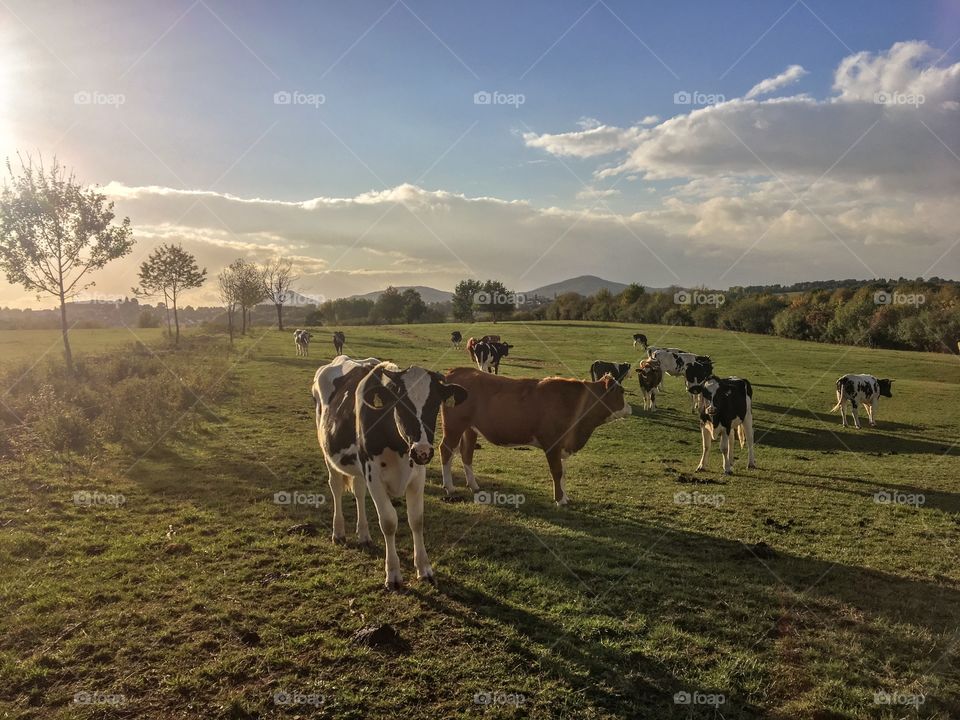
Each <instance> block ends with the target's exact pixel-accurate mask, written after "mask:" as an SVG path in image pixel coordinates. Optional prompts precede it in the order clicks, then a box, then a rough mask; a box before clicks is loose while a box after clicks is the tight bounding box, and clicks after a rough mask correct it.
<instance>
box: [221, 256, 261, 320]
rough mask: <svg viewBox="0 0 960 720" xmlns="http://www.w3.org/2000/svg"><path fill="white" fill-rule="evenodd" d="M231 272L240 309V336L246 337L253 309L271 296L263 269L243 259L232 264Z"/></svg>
mask: <svg viewBox="0 0 960 720" xmlns="http://www.w3.org/2000/svg"><path fill="white" fill-rule="evenodd" d="M230 271H231V272H232V273H233V276H234V282H235V283H236V291H237V305H238V306H239V307H240V334H241V335H246V334H247V326H248V325H249V324H250V318H251V314H252V311H253V308H254V307H255V306H256V305H258V304H259V303H261V302H263V301H264V300H266V299H267V297H268V296H269V293H268V292H267V282H266V278H265V275H264V271H263V269H262V268H260V267H258V266H257V265H255V264H254V263H252V262H249V261H247V260H244V259H243V258H239V259H237V260H234V261H233V262H232V263H230Z"/></svg>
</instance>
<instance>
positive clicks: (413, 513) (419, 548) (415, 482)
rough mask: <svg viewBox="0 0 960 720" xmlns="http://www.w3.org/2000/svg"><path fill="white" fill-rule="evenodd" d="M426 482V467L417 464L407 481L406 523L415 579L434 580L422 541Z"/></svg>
mask: <svg viewBox="0 0 960 720" xmlns="http://www.w3.org/2000/svg"><path fill="white" fill-rule="evenodd" d="M426 482H427V468H426V467H425V466H423V465H418V466H417V467H416V468H415V469H414V470H413V474H412V475H411V477H410V480H409V482H407V493H406V495H407V523H408V524H409V525H410V531H411V532H412V533H413V564H414V565H415V566H416V568H417V579H419V580H427V581H428V582H431V583H432V582H434V579H433V568H432V567H430V560H429V558H427V548H426V545H425V544H424V542H423V486H424V485H425V484H426Z"/></svg>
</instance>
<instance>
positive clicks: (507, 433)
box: [440, 368, 631, 505]
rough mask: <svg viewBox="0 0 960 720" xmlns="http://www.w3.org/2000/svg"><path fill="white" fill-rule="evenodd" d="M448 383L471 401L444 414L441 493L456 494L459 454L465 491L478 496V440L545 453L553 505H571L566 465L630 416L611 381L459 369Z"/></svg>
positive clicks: (620, 391) (621, 391) (449, 376)
mask: <svg viewBox="0 0 960 720" xmlns="http://www.w3.org/2000/svg"><path fill="white" fill-rule="evenodd" d="M446 380H447V382H448V383H456V384H457V385H460V386H462V387H464V388H466V390H467V400H466V402H464V403H461V404H459V405H457V406H456V407H448V406H444V408H443V440H442V441H441V443H440V458H441V462H442V464H443V487H444V490H446V492H447V495H452V494H453V492H454V490H453V471H452V467H451V466H452V463H453V456H454V455H455V454H456V453H457V451H458V450H459V452H460V456H461V458H462V460H463V469H464V473H465V474H466V480H467V485H468V486H469V487H470V489H471V490H474V491H476V490H479V487H478V486H477V482H476V479H475V478H474V475H473V451H474V448H475V447H476V443H477V435H478V434H480V435H483V436H484V437H485V438H486V439H487V440H488V441H489V442H491V443H493V444H494V445H502V446H513V445H530V446H533V447H538V448H542V449H543V452H544V454H545V455H546V457H547V463H548V464H549V466H550V473H551V475H552V476H553V499H554V500H555V501H556V502H557V504H558V505H566V504H567V502H568V501H569V498H568V497H567V493H566V489H565V484H564V480H565V476H566V461H567V458H569V457H570V456H571V455H573V454H574V453H575V452H577V451H578V450H580V449H581V448H583V446H584V445H586V443H587V440H589V439H590V436H591V435H592V434H593V431H594V430H596V429H597V428H598V427H599V426H600V425H602V424H603V423H605V422H608V421H610V420H615V419H617V418H621V417H625V416H627V415H629V414H630V412H631V409H630V404H629V403H628V402H627V401H626V398H625V394H624V389H623V386H622V385H621V384H620V383H618V382H617V381H616V380H614V379H613V378H612V377H610V376H605V377H604V378H602V379H601V380H598V381H597V382H586V381H584V380H571V379H567V378H545V379H543V380H537V379H536V378H506V377H499V376H497V375H494V376H493V377H491V376H490V375H489V374H488V373H484V372H481V371H479V370H474V369H473V368H455V369H454V370H451V371H450V372H449V373H447V377H446Z"/></svg>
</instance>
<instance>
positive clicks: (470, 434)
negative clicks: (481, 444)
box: [460, 428, 480, 492]
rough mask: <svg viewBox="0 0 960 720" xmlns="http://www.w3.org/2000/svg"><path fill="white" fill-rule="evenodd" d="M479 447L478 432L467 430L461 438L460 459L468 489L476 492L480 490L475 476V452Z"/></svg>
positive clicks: (471, 429)
mask: <svg viewBox="0 0 960 720" xmlns="http://www.w3.org/2000/svg"><path fill="white" fill-rule="evenodd" d="M476 447H477V431H476V430H474V429H473V428H467V429H466V430H464V431H463V437H461V438H460V459H461V460H463V473H464V475H466V477H467V487H469V488H470V489H471V490H473V491H474V492H476V491H477V490H479V489H480V486H479V485H477V480H476V478H475V477H474V476H473V451H474V450H475V449H476Z"/></svg>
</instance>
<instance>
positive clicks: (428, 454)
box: [410, 445, 433, 465]
mask: <svg viewBox="0 0 960 720" xmlns="http://www.w3.org/2000/svg"><path fill="white" fill-rule="evenodd" d="M410 457H411V458H412V459H413V461H414V462H415V463H417V465H426V464H427V463H428V462H430V461H431V460H432V459H433V447H432V446H431V445H411V446H410Z"/></svg>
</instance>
